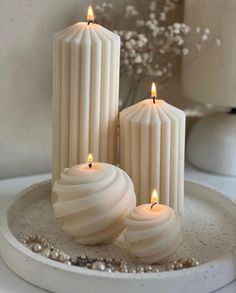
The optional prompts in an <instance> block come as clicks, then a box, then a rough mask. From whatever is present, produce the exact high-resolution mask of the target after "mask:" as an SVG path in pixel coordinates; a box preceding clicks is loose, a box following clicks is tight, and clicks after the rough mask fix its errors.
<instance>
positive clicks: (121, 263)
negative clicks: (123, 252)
mask: <svg viewBox="0 0 236 293" xmlns="http://www.w3.org/2000/svg"><path fill="white" fill-rule="evenodd" d="M127 264H128V263H127V261H125V260H122V261H121V262H120V265H121V266H122V265H125V266H127Z"/></svg>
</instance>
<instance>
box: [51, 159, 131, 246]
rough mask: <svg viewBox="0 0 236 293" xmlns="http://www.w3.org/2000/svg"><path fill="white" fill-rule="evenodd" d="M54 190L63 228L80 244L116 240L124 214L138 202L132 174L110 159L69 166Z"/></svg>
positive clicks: (57, 213) (122, 226) (55, 202)
mask: <svg viewBox="0 0 236 293" xmlns="http://www.w3.org/2000/svg"><path fill="white" fill-rule="evenodd" d="M53 192H54V193H55V194H56V198H55V201H54V203H53V209H54V213H55V216H56V217H57V218H60V219H61V220H62V222H63V225H62V229H63V231H65V232H66V233H68V234H69V235H71V236H74V237H75V239H76V241H77V242H78V243H80V244H87V245H94V244H101V243H110V242H112V241H114V240H115V239H116V238H117V237H118V236H119V234H120V233H121V232H122V231H123V230H124V229H125V225H124V218H125V217H126V215H127V214H128V212H129V211H130V210H131V209H133V208H134V207H135V206H136V197H135V193H134V186H133V183H132V181H131V179H130V178H129V176H128V175H127V174H126V173H125V172H124V171H123V170H121V169H120V168H118V167H116V166H113V165H111V164H107V163H100V162H95V163H92V165H91V167H89V166H88V164H79V165H74V166H72V167H70V168H66V169H65V170H64V171H63V172H62V173H61V178H60V180H56V182H55V184H54V187H53Z"/></svg>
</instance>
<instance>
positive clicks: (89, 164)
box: [87, 154, 93, 168]
mask: <svg viewBox="0 0 236 293" xmlns="http://www.w3.org/2000/svg"><path fill="white" fill-rule="evenodd" d="M87 162H88V166H89V168H92V167H93V155H92V154H89V155H88V158H87Z"/></svg>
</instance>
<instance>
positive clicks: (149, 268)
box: [144, 266, 152, 272]
mask: <svg viewBox="0 0 236 293" xmlns="http://www.w3.org/2000/svg"><path fill="white" fill-rule="evenodd" d="M144 271H145V272H151V271H152V266H145V267H144Z"/></svg>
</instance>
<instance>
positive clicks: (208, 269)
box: [0, 181, 236, 293]
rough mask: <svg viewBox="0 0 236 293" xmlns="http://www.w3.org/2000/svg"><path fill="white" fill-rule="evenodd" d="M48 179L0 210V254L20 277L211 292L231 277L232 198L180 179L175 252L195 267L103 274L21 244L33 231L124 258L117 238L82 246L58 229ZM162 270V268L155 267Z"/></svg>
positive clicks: (119, 288) (90, 287) (235, 214)
mask: <svg viewBox="0 0 236 293" xmlns="http://www.w3.org/2000/svg"><path fill="white" fill-rule="evenodd" d="M50 188H51V186H50V182H48V181H47V182H42V183H40V184H36V185H33V186H31V187H29V188H27V189H26V190H24V191H23V192H21V193H20V194H18V195H17V196H16V197H15V200H14V201H13V202H12V203H11V204H9V207H8V208H7V210H2V211H1V212H0V253H1V256H2V258H3V259H4V261H5V262H6V264H7V265H8V266H9V268H10V269H11V270H12V271H14V272H15V273H16V274H17V275H19V276H21V277H22V278H23V279H25V280H27V281H29V282H31V283H33V284H35V285H37V286H39V287H42V288H44V289H47V290H50V291H53V292H66V293H69V292H73V293H74V292H79V293H85V292H86V293H90V292H91V293H92V292H95V291H96V292H99V293H100V292H105V293H109V292H113V293H118V292H119V293H120V292H124V293H126V292H127V293H128V292H129V293H132V292H135V293H142V292H150V293H152V292H155V293H156V292H178V293H179V292H211V291H213V290H216V289H218V288H220V287H222V286H224V285H226V284H227V283H229V282H231V281H232V280H234V279H235V278H236V203H235V202H233V201H231V200H230V199H228V198H227V197H225V196H223V195H222V194H220V193H218V192H216V191H214V190H211V189H209V188H207V187H203V186H201V185H199V184H196V183H193V182H185V194H186V197H185V214H184V216H183V218H182V221H183V225H184V240H183V244H182V245H181V247H180V248H179V249H178V251H177V252H176V254H175V255H174V256H173V258H174V259H175V258H176V257H191V256H192V257H195V258H197V259H198V260H199V261H200V263H201V265H200V266H199V267H195V268H191V269H185V270H180V271H175V272H165V271H164V272H160V273H146V274H140V273H139V274H137V273H136V274H130V273H129V274H127V273H118V272H116V273H107V272H99V271H94V270H88V269H85V268H79V267H74V266H71V267H70V266H67V265H64V264H61V263H58V262H55V261H52V260H49V259H47V258H44V257H42V256H40V255H37V254H34V253H33V252H31V251H30V250H29V249H27V248H26V247H24V246H23V245H22V244H21V242H20V241H22V239H23V236H25V235H28V234H32V233H38V234H44V235H46V236H47V237H49V239H50V240H52V241H53V242H54V243H55V244H56V247H58V248H59V249H60V248H61V249H63V250H64V251H65V252H67V253H69V254H71V255H74V256H76V255H81V254H88V255H90V256H99V255H101V256H118V257H122V258H123V259H127V260H128V261H129V262H135V263H137V260H135V259H132V258H131V257H129V256H128V254H127V252H126V249H125V246H124V244H123V241H122V237H121V238H120V239H119V240H118V241H117V242H116V243H115V244H114V245H110V246H96V247H85V246H80V245H78V244H76V243H75V242H74V241H73V239H72V238H70V237H69V236H67V235H65V234H64V233H63V232H62V231H61V230H60V225H59V223H58V222H57V221H56V220H55V218H54V217H53V213H52V209H51V204H50ZM160 269H162V268H160Z"/></svg>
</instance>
